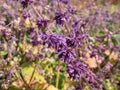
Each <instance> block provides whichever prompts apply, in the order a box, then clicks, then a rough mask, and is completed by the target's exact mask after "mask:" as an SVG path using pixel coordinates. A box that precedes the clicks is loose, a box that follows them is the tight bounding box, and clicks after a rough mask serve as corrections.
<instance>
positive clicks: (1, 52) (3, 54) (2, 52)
mask: <svg viewBox="0 0 120 90" xmlns="http://www.w3.org/2000/svg"><path fill="white" fill-rule="evenodd" d="M7 54H8V52H7V51H0V55H1V56H5V55H7Z"/></svg>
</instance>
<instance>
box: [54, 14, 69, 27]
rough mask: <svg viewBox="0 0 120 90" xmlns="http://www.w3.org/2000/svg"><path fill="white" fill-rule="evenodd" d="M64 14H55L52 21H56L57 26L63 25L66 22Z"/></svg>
mask: <svg viewBox="0 0 120 90" xmlns="http://www.w3.org/2000/svg"><path fill="white" fill-rule="evenodd" d="M66 19H67V18H66V13H65V12H56V13H55V18H54V20H55V21H56V24H58V25H62V26H63V25H64V22H65V20H66Z"/></svg>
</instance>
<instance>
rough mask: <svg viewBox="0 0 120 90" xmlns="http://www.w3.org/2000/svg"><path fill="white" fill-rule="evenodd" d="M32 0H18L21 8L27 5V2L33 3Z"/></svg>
mask: <svg viewBox="0 0 120 90" xmlns="http://www.w3.org/2000/svg"><path fill="white" fill-rule="evenodd" d="M33 1H34V0H20V2H21V4H22V6H23V8H26V7H28V4H30V3H33Z"/></svg>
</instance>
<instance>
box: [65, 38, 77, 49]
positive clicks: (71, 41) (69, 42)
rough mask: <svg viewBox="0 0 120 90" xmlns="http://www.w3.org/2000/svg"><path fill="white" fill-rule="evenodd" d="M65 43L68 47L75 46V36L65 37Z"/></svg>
mask: <svg viewBox="0 0 120 90" xmlns="http://www.w3.org/2000/svg"><path fill="white" fill-rule="evenodd" d="M66 44H67V46H68V47H76V46H77V43H76V40H75V38H66Z"/></svg>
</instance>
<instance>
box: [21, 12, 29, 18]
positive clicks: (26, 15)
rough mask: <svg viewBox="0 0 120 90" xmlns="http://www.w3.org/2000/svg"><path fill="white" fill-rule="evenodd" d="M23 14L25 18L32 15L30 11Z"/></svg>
mask: <svg viewBox="0 0 120 90" xmlns="http://www.w3.org/2000/svg"><path fill="white" fill-rule="evenodd" d="M22 16H23V18H24V19H26V18H28V17H30V13H28V12H24V13H23V15H22Z"/></svg>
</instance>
